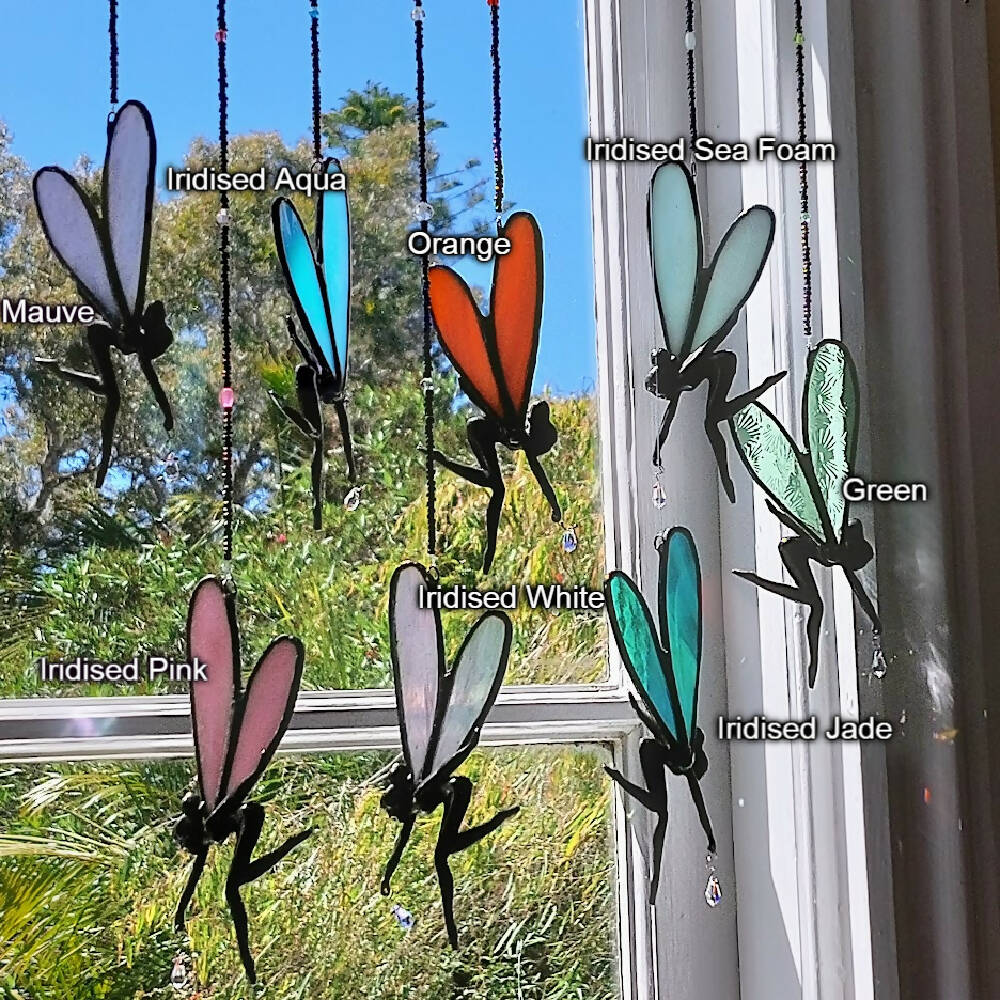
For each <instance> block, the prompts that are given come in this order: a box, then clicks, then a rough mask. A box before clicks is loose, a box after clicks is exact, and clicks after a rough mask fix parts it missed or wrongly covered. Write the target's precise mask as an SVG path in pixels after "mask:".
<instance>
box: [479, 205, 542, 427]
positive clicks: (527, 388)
mask: <svg viewBox="0 0 1000 1000" xmlns="http://www.w3.org/2000/svg"><path fill="white" fill-rule="evenodd" d="M501 236H506V237H507V238H508V239H509V240H510V244H511V249H510V253H508V254H507V255H506V256H503V257H498V258H497V264H496V272H495V277H494V279H493V294H492V296H491V300H490V314H491V316H492V319H493V326H494V330H495V331H496V348H497V355H498V356H499V359H500V367H501V373H500V374H501V378H502V379H503V383H504V387H505V388H506V390H507V393H508V394H509V396H510V401H511V403H512V405H513V407H514V410H515V411H516V412H517V414H518V415H519V416H521V417H523V416H524V414H525V413H526V411H527V408H528V398H529V397H530V395H531V380H532V378H533V376H534V374H535V355H536V353H537V351H538V333H539V329H540V328H541V325H542V233H541V230H540V229H539V228H538V223H537V222H536V221H535V217H534V216H533V215H530V214H529V213H527V212H517V213H515V214H514V215H512V216H511V217H510V219H508V220H507V224H506V225H505V226H504V227H503V229H502V231H501Z"/></svg>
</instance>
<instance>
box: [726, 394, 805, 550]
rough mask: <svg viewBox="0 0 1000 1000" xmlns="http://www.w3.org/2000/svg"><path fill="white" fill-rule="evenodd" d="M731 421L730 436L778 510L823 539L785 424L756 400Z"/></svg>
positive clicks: (793, 444)
mask: <svg viewBox="0 0 1000 1000" xmlns="http://www.w3.org/2000/svg"><path fill="white" fill-rule="evenodd" d="M731 424H732V429H733V440H734V441H735V442H736V445H737V448H738V450H739V453H740V457H741V458H742V459H743V464H744V465H746V467H747V469H748V471H749V472H750V475H751V476H753V478H754V479H755V480H756V482H757V483H758V484H759V485H760V486H761V487H762V488H763V489H764V491H765V492H766V493H767V494H768V496H769V497H770V498H771V500H773V501H774V503H775V504H777V506H778V507H779V508H780V509H781V510H783V511H784V512H785V513H786V514H788V515H789V516H790V517H792V518H794V520H796V521H797V522H798V523H799V524H800V525H802V527H803V528H804V529H806V530H807V531H808V532H809V533H810V534H811V535H813V536H814V537H815V538H816V539H817V540H819V541H824V540H825V533H824V531H823V521H822V518H821V517H820V514H819V510H818V509H817V507H816V502H815V500H813V496H812V493H811V492H810V490H809V483H808V481H807V479H806V474H805V470H804V469H803V467H802V461H801V459H800V458H799V454H798V450H797V449H796V447H795V443H794V442H793V441H792V439H791V438H790V437H789V436H788V432H787V431H786V430H785V428H784V427H782V426H781V424H780V423H779V422H778V420H777V418H776V417H775V416H774V415H773V414H772V413H771V412H770V411H769V410H767V409H766V408H765V407H763V406H761V405H760V403H750V404H749V405H748V406H745V407H743V409H742V410H740V411H739V412H738V413H737V414H736V416H734V417H733V418H732V421H731Z"/></svg>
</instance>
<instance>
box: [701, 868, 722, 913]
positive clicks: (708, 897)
mask: <svg viewBox="0 0 1000 1000" xmlns="http://www.w3.org/2000/svg"><path fill="white" fill-rule="evenodd" d="M705 902H706V903H708V905H709V906H711V907H712V909H713V910H714V909H715V907H717V906H718V905H719V903H721V902H722V885H721V884H720V883H719V876H718V875H716V873H715V872H714V871H711V872H709V873H708V881H707V882H706V883H705Z"/></svg>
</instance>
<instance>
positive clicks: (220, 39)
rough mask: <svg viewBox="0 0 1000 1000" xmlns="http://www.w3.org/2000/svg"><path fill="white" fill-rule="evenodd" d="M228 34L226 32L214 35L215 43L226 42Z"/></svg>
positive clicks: (218, 32)
mask: <svg viewBox="0 0 1000 1000" xmlns="http://www.w3.org/2000/svg"><path fill="white" fill-rule="evenodd" d="M228 34H229V32H228V31H217V32H216V33H215V40H216V41H217V42H224V41H225V40H226V37H227V36H228Z"/></svg>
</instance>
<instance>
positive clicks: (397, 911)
mask: <svg viewBox="0 0 1000 1000" xmlns="http://www.w3.org/2000/svg"><path fill="white" fill-rule="evenodd" d="M392 915H393V916H394V917H395V918H396V923H398V924H399V926H400V927H402V928H403V930H404V931H406V933H407V934H409V932H410V931H411V930H412V929H413V914H412V913H410V911H409V910H408V909H406V907H405V906H400V905H399V903H393V904H392Z"/></svg>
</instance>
